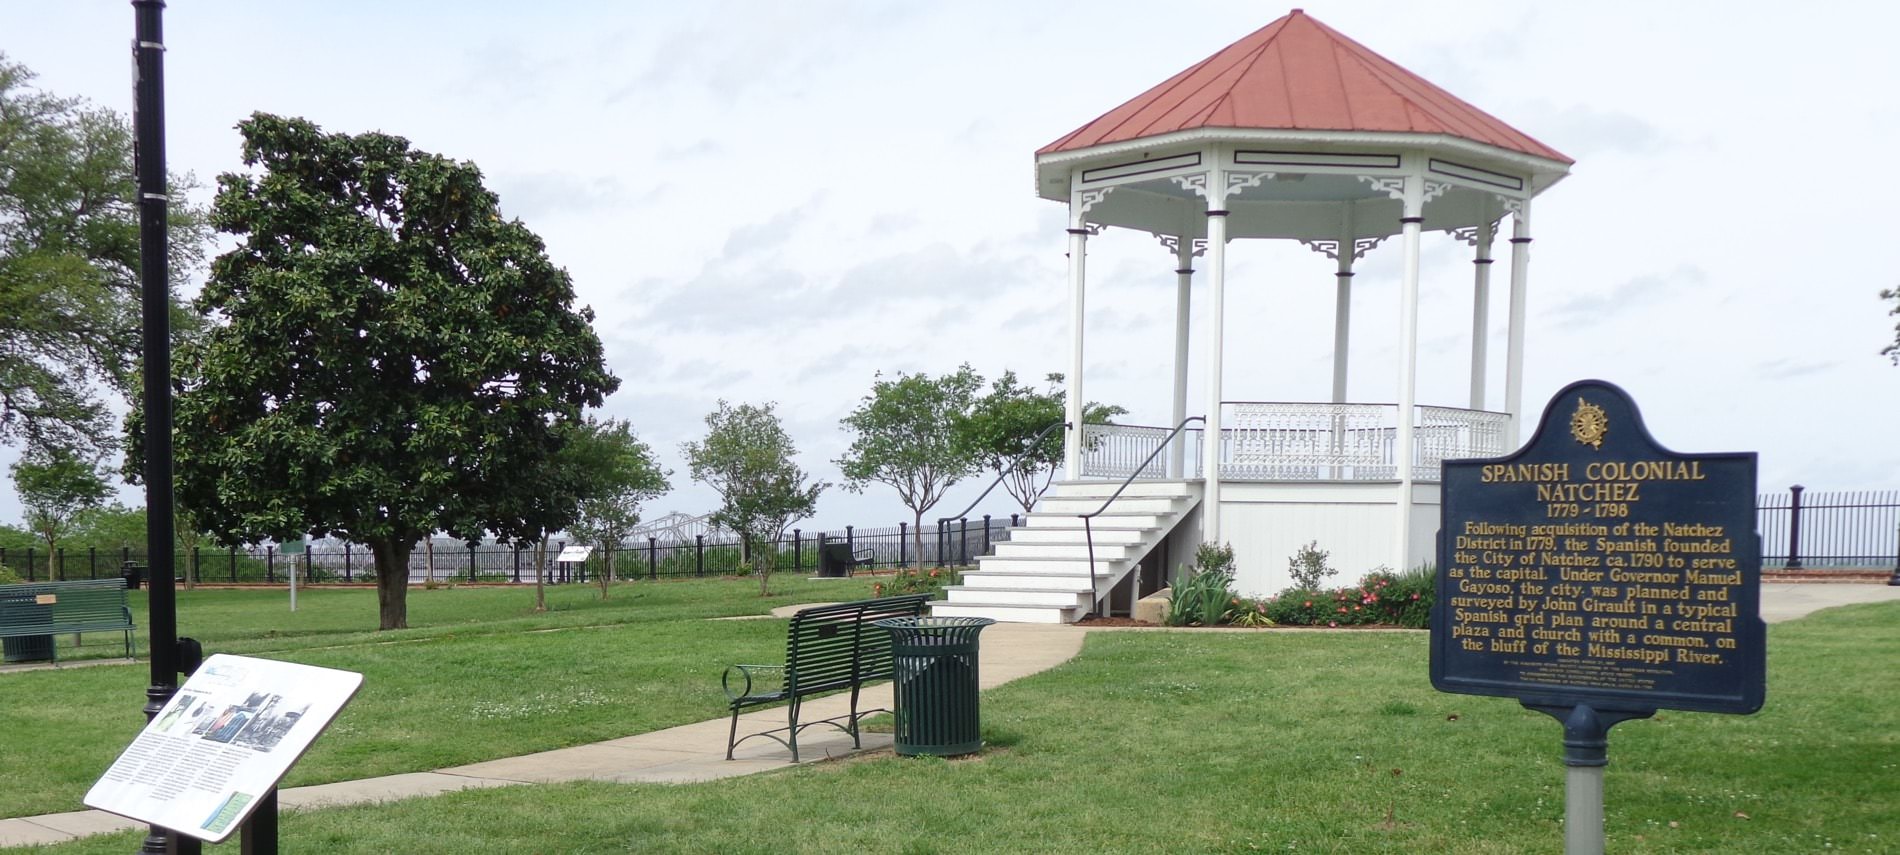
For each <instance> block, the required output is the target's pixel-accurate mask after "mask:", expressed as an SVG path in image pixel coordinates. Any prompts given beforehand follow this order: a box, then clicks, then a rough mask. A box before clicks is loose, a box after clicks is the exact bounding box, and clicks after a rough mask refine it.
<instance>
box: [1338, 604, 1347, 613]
mask: <svg viewBox="0 0 1900 855" xmlns="http://www.w3.org/2000/svg"><path fill="white" fill-rule="evenodd" d="M1339 613H1340V614H1342V615H1343V614H1345V613H1346V607H1345V606H1340V607H1339Z"/></svg>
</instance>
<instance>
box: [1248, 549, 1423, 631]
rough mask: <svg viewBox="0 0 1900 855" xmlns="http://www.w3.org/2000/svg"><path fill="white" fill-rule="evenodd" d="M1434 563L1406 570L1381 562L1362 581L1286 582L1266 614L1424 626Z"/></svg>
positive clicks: (1320, 622)
mask: <svg viewBox="0 0 1900 855" xmlns="http://www.w3.org/2000/svg"><path fill="white" fill-rule="evenodd" d="M1433 577H1434V573H1433V570H1432V568H1431V567H1430V566H1429V565H1427V566H1423V567H1416V568H1413V569H1411V570H1408V571H1406V572H1404V573H1393V572H1392V571H1390V570H1387V569H1385V568H1383V567H1381V568H1378V569H1376V570H1373V571H1372V572H1371V573H1367V574H1366V576H1365V578H1363V579H1360V580H1359V584H1357V585H1352V586H1348V587H1344V588H1333V589H1330V590H1315V589H1311V588H1288V589H1287V590H1284V591H1281V592H1280V593H1278V594H1275V595H1274V596H1273V597H1272V598H1271V599H1269V600H1267V601H1266V603H1265V605H1266V616H1267V617H1268V618H1270V619H1272V620H1273V621H1274V622H1275V623H1281V624H1291V625H1294V626H1365V625H1368V624H1383V625H1387V626H1402V627H1409V628H1413V629H1422V628H1424V627H1425V625H1426V624H1427V623H1428V622H1429V621H1430V619H1431V611H1432V593H1433V587H1432V583H1433Z"/></svg>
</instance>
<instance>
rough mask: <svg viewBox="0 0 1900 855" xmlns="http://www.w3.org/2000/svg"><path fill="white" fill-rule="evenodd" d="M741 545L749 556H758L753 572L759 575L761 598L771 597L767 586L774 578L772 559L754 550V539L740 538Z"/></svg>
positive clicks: (753, 563)
mask: <svg viewBox="0 0 1900 855" xmlns="http://www.w3.org/2000/svg"><path fill="white" fill-rule="evenodd" d="M739 543H740V548H742V549H744V550H745V553H746V554H747V555H756V556H757V558H756V560H754V561H753V562H752V572H753V573H756V574H758V577H759V596H761V597H764V596H770V593H771V592H770V591H769V590H767V587H766V586H767V583H768V582H770V581H771V578H772V559H771V558H770V557H768V556H767V555H765V554H764V553H758V552H754V551H753V550H752V538H749V537H741V538H739Z"/></svg>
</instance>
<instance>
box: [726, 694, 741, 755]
mask: <svg viewBox="0 0 1900 855" xmlns="http://www.w3.org/2000/svg"><path fill="white" fill-rule="evenodd" d="M738 740H739V706H738V705H737V704H734V705H733V707H732V730H731V731H729V732H727V733H726V759H727V760H731V759H732V746H733V745H734V744H736V743H737V742H738Z"/></svg>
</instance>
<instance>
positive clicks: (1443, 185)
mask: <svg viewBox="0 0 1900 855" xmlns="http://www.w3.org/2000/svg"><path fill="white" fill-rule="evenodd" d="M1450 189H1451V184H1450V183H1447V182H1442V181H1427V182H1425V198H1424V200H1423V201H1421V202H1419V204H1420V205H1425V204H1427V203H1430V202H1431V201H1432V200H1433V199H1436V198H1438V197H1440V196H1443V195H1445V191H1447V190H1450Z"/></svg>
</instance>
